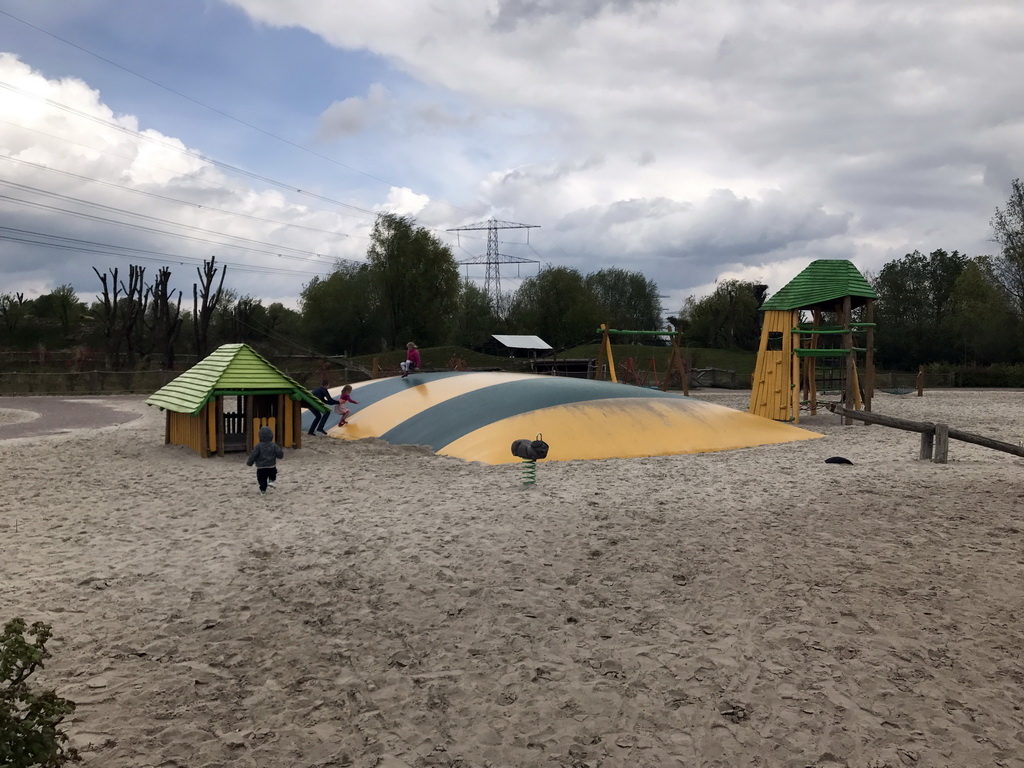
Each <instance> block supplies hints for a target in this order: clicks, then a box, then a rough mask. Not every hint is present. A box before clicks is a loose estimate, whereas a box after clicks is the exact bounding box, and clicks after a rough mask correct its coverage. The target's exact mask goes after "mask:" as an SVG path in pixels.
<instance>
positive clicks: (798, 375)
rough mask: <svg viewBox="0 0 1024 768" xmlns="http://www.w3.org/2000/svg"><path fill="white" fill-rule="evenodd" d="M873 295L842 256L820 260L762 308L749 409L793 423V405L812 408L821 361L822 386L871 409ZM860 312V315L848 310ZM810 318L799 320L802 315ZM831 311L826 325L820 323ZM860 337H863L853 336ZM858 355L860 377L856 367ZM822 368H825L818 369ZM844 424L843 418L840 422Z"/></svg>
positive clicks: (856, 406) (848, 403)
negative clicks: (804, 314) (829, 321)
mask: <svg viewBox="0 0 1024 768" xmlns="http://www.w3.org/2000/svg"><path fill="white" fill-rule="evenodd" d="M877 298H878V295H877V294H876V293H875V292H874V290H873V289H872V288H871V285H870V284H869V283H868V281H867V280H866V279H864V276H863V275H862V274H861V273H860V272H859V271H858V270H857V268H856V267H855V266H854V265H853V264H852V263H851V262H849V261H846V260H841V259H819V260H817V261H812V262H811V263H810V264H809V265H808V266H807V268H806V269H804V270H803V271H802V272H801V273H800V274H799V275H797V276H796V277H794V278H793V279H792V280H791V281H790V282H789V283H787V284H786V286H785V287H784V288H782V290H780V291H779V292H778V293H776V294H775V295H774V296H772V297H771V298H770V299H768V301H766V302H765V303H764V304H763V305H762V306H761V311H762V312H764V320H763V324H762V326H761V343H760V346H759V348H758V352H757V363H756V366H755V368H754V380H753V388H752V391H751V393H750V413H753V414H756V415H758V416H764V417H765V418H769V419H774V420H776V421H792V422H799V421H800V405H801V402H806V403H808V405H809V408H810V412H811V414H814V413H816V411H817V400H818V380H819V378H820V377H821V374H822V373H824V372H825V371H821V370H819V365H818V363H819V361H820V362H822V363H823V364H828V368H827V372H828V374H829V378H828V379H827V381H829V383H828V384H827V385H826V386H827V387H828V388H833V387H834V388H836V389H838V390H839V391H841V392H842V399H843V402H844V403H845V404H846V406H847V407H848V408H854V409H857V410H860V409H862V408H863V409H864V410H867V411H870V410H871V398H872V395H873V393H874V387H875V364H874V342H875V332H874V331H875V323H874V302H875V299H877ZM857 310H860V311H859V313H857V314H858V315H859V320H857V321H855V319H854V318H855V312H856V311H857ZM804 311H807V312H809V313H810V320H811V322H802V320H803V317H802V312H804ZM826 313H827V316H830V317H831V320H832V322H831V323H830V324H828V325H825V324H823V323H822V320H823V318H824V317H825V316H826ZM861 339H863V341H860V340H861ZM858 354H863V369H864V373H863V376H861V374H860V373H859V372H858ZM823 367H824V366H823ZM846 423H847V424H849V423H850V420H849V419H847V420H846Z"/></svg>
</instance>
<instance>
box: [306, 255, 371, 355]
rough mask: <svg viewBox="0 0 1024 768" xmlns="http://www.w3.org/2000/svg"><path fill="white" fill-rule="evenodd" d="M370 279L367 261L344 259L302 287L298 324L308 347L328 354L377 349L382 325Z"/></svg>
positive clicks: (361, 352)
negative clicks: (364, 262) (329, 270)
mask: <svg viewBox="0 0 1024 768" xmlns="http://www.w3.org/2000/svg"><path fill="white" fill-rule="evenodd" d="M374 278H375V275H374V273H373V270H372V269H371V267H370V265H369V264H356V263H348V262H345V263H339V264H338V265H337V266H336V267H335V270H334V272H332V273H331V274H330V275H329V276H328V277H324V278H321V277H314V278H313V279H312V280H311V281H310V282H309V283H308V284H307V285H306V286H305V287H304V288H303V289H302V295H301V298H300V301H299V304H300V307H301V309H302V314H301V320H302V323H301V324H302V330H303V335H304V336H305V338H306V340H307V343H308V344H309V346H310V347H311V348H312V349H314V350H316V351H318V352H322V353H324V354H329V355H340V354H346V353H347V354H350V355H361V354H368V353H371V352H379V351H380V349H381V341H382V338H383V335H382V334H383V324H382V322H381V320H382V318H381V313H380V312H379V311H378V299H377V289H376V285H375V280H374Z"/></svg>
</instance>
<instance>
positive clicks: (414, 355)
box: [402, 341, 420, 379]
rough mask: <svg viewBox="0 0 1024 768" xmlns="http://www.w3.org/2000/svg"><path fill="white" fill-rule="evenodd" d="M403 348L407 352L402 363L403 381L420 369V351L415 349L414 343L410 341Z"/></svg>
mask: <svg viewBox="0 0 1024 768" xmlns="http://www.w3.org/2000/svg"><path fill="white" fill-rule="evenodd" d="M405 348H406V349H407V350H408V351H407V352H406V353H405V362H403V363H402V378H403V379H404V378H405V377H406V376H408V375H409V374H410V373H415V372H416V369H417V368H419V367H420V351H419V350H418V349H417V348H416V343H415V342H413V341H410V342H409V343H408V344H406V345H405Z"/></svg>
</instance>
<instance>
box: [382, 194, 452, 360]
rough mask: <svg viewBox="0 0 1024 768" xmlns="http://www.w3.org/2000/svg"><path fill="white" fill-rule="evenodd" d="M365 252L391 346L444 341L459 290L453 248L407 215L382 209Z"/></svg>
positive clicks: (385, 333) (431, 343) (430, 343)
mask: <svg viewBox="0 0 1024 768" xmlns="http://www.w3.org/2000/svg"><path fill="white" fill-rule="evenodd" d="M366 257H367V260H368V261H369V264H370V269H371V273H372V275H373V279H374V286H375V289H376V290H375V295H376V297H377V300H378V302H379V304H378V306H379V311H380V313H381V317H382V318H383V321H384V323H383V325H384V328H383V331H384V338H385V340H386V341H387V344H388V346H389V348H391V349H394V348H396V347H398V346H400V345H402V344H405V342H407V341H415V342H416V343H417V344H419V345H420V346H421V347H422V346H432V345H437V344H440V343H442V342H443V341H444V340H445V339H446V338H447V337H448V334H449V331H450V329H451V323H452V319H453V318H454V316H455V312H456V308H457V305H458V295H459V268H458V265H457V264H456V262H455V257H454V256H453V255H452V252H451V249H450V248H449V247H448V246H447V245H445V244H444V243H442V242H441V241H440V240H439V239H438V238H437V237H435V236H434V235H433V234H432V233H431V232H429V231H427V230H426V229H425V228H423V227H417V226H416V225H415V223H414V221H413V219H412V218H411V217H408V216H399V215H397V214H393V213H384V214H379V215H378V216H377V220H376V221H375V222H374V225H373V232H372V234H371V235H370V247H369V249H368V250H367V252H366Z"/></svg>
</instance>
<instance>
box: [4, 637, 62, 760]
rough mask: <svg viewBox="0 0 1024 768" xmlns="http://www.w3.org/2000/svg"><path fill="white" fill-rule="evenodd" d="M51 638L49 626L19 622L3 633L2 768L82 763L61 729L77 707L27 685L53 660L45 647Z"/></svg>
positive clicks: (52, 693)
mask: <svg viewBox="0 0 1024 768" xmlns="http://www.w3.org/2000/svg"><path fill="white" fill-rule="evenodd" d="M52 634H53V633H52V631H51V628H50V627H49V625H47V624H43V623H42V622H35V623H34V624H32V626H26V624H25V620H24V619H21V618H14V619H11V620H10V621H8V622H7V624H6V625H5V626H4V630H3V633H2V634H0V765H3V766H9V768H33V767H34V766H40V767H41V768H56V767H57V766H61V765H64V764H65V763H68V762H77V761H78V760H79V756H78V753H77V752H76V751H75V749H74V748H72V747H68V746H67V741H68V738H67V736H66V735H65V734H64V732H63V731H62V730H61V728H60V724H61V722H63V720H64V718H65V717H67V716H68V715H69V714H71V713H72V712H74V711H75V704H74V702H72V701H69V700H67V699H63V698H61V697H60V696H58V695H57V694H56V693H55V692H54V691H52V690H51V691H39V690H34V689H33V688H32V687H31V686H30V685H29V677H31V675H32V674H33V673H34V672H36V671H37V670H39V669H42V668H43V662H44V661H45V660H46V659H48V658H50V656H51V654H50V652H49V651H48V650H47V648H46V643H47V641H48V640H49V639H50V637H51V636H52Z"/></svg>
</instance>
